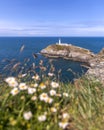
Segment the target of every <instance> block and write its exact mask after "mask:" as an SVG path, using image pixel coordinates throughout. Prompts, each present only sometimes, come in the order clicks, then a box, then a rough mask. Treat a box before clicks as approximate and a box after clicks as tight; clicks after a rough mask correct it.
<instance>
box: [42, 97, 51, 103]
mask: <svg viewBox="0 0 104 130" xmlns="http://www.w3.org/2000/svg"><path fill="white" fill-rule="evenodd" d="M44 101H45V102H46V103H49V104H51V103H52V102H53V99H52V98H50V97H47V98H46V99H45V100H44Z"/></svg>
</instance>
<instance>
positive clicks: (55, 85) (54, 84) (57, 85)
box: [51, 81, 59, 88]
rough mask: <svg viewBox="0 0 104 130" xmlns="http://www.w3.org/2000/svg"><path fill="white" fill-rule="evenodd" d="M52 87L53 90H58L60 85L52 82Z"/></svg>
mask: <svg viewBox="0 0 104 130" xmlns="http://www.w3.org/2000/svg"><path fill="white" fill-rule="evenodd" d="M51 86H52V88H58V87H59V84H58V83H56V82H53V81H52V82H51Z"/></svg>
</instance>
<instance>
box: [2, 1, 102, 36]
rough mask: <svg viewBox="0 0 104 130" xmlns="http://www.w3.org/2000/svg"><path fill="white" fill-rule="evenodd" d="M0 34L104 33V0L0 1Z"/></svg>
mask: <svg viewBox="0 0 104 130" xmlns="http://www.w3.org/2000/svg"><path fill="white" fill-rule="evenodd" d="M0 36H104V0H0Z"/></svg>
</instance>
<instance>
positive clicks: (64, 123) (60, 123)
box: [59, 121, 69, 129]
mask: <svg viewBox="0 0 104 130" xmlns="http://www.w3.org/2000/svg"><path fill="white" fill-rule="evenodd" d="M68 125H69V123H68V122H66V121H62V122H59V127H60V128H62V129H65V128H66V127H67V126H68Z"/></svg>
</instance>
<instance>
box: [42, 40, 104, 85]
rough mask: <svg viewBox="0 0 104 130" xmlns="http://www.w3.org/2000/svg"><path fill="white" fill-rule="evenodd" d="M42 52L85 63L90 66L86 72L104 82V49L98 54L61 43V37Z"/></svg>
mask: <svg viewBox="0 0 104 130" xmlns="http://www.w3.org/2000/svg"><path fill="white" fill-rule="evenodd" d="M40 53H41V54H42V55H44V56H46V57H50V58H63V59H67V60H73V61H77V62H82V63H85V65H86V66H87V67H88V68H89V69H88V71H87V73H86V74H87V75H89V76H90V77H95V78H97V79H98V80H99V81H101V83H103V84H104V69H103V68H104V49H102V50H101V51H100V52H99V53H98V54H94V53H93V52H91V51H90V50H88V49H85V48H82V47H78V46H74V45H72V44H67V43H61V40H60V39H59V42H58V43H56V44H52V45H49V46H47V47H46V48H45V49H42V50H41V52H40Z"/></svg>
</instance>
